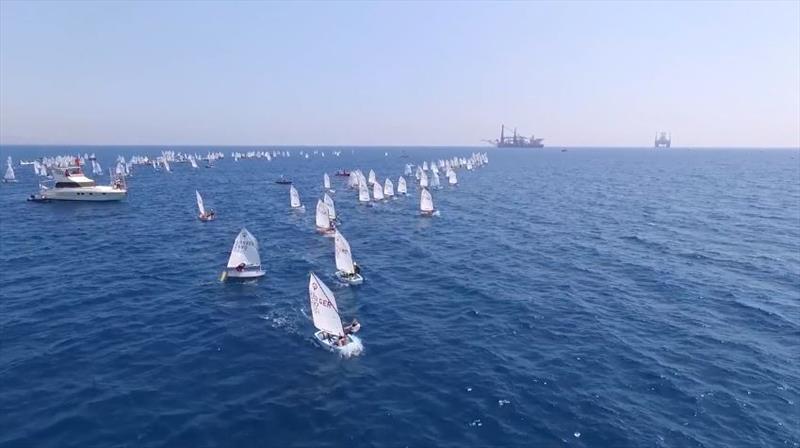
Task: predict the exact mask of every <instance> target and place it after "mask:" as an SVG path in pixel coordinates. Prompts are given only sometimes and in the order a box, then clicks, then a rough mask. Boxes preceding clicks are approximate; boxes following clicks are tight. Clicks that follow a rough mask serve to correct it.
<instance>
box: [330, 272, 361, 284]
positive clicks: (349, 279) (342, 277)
mask: <svg viewBox="0 0 800 448" xmlns="http://www.w3.org/2000/svg"><path fill="white" fill-rule="evenodd" d="M336 278H338V279H339V281H341V282H344V283H347V284H350V285H360V284H362V283H364V277H362V276H361V274H353V275H347V274H346V273H345V272H343V271H336Z"/></svg>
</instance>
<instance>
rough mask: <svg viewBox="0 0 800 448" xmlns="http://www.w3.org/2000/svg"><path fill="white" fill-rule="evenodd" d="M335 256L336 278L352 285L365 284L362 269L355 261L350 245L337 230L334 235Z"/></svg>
mask: <svg viewBox="0 0 800 448" xmlns="http://www.w3.org/2000/svg"><path fill="white" fill-rule="evenodd" d="M333 241H334V256H335V257H336V269H338V270H337V271H336V278H338V279H339V280H341V281H343V282H345V283H349V284H351V285H360V284H362V283H364V277H362V276H361V268H360V267H359V266H358V264H356V263H355V262H354V261H353V253H352V252H351V251H350V243H348V242H347V240H346V239H345V238H344V236H343V235H342V234H341V233H340V232H339V231H338V230H337V231H336V233H335V234H334V240H333Z"/></svg>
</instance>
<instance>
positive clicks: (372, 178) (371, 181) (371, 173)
mask: <svg viewBox="0 0 800 448" xmlns="http://www.w3.org/2000/svg"><path fill="white" fill-rule="evenodd" d="M367 182H369V184H370V185H372V184H374V183H375V171H372V170H369V177H368V178H367Z"/></svg>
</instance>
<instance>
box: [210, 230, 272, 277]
mask: <svg viewBox="0 0 800 448" xmlns="http://www.w3.org/2000/svg"><path fill="white" fill-rule="evenodd" d="M263 276H264V270H263V269H261V256H260V255H259V254H258V241H257V240H256V237H254V236H253V234H251V233H250V232H248V231H247V229H242V231H241V232H239V235H237V236H236V240H235V241H234V242H233V248H232V249H231V256H230V258H228V266H227V267H226V269H225V271H224V272H223V273H222V277H221V278H220V280H222V281H225V280H226V279H229V278H232V279H243V280H247V279H254V278H259V277H263Z"/></svg>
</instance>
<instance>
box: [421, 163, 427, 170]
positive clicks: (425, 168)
mask: <svg viewBox="0 0 800 448" xmlns="http://www.w3.org/2000/svg"><path fill="white" fill-rule="evenodd" d="M422 171H428V162H422Z"/></svg>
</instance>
